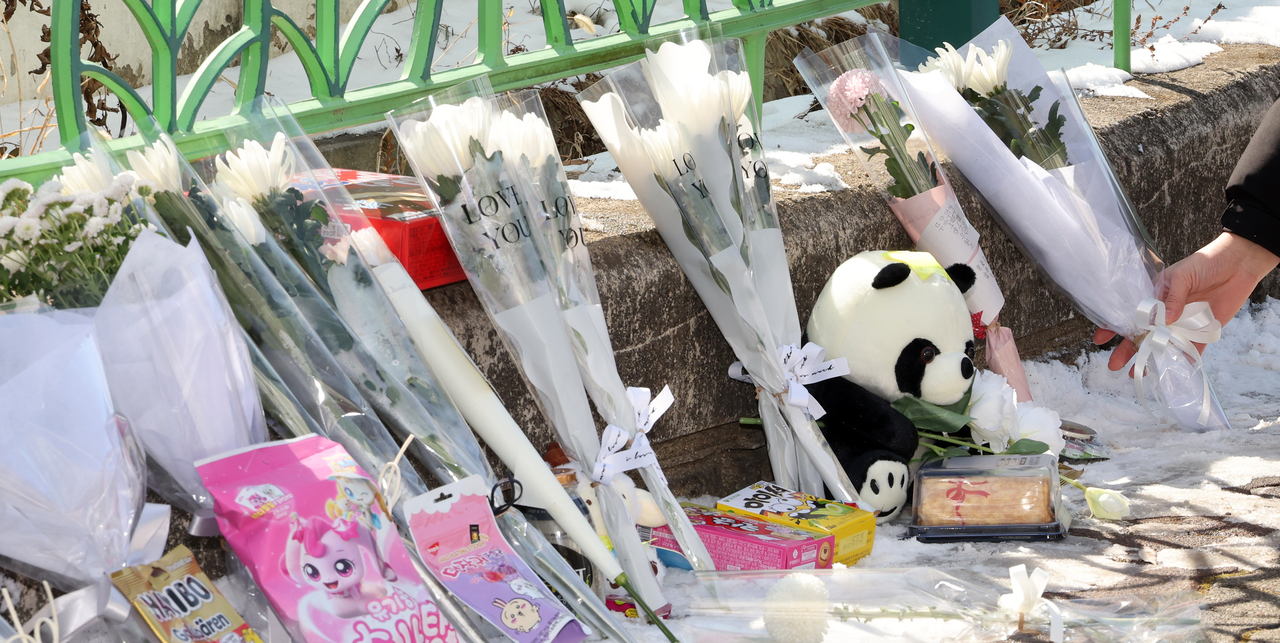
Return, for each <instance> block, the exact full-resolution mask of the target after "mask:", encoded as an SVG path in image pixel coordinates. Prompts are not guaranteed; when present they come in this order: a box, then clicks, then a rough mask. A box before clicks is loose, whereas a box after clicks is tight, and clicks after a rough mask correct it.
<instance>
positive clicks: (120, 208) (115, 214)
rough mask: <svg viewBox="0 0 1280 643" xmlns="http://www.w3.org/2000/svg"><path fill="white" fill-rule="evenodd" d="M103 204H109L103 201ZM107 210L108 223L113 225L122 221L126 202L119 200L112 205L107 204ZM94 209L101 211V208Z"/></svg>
mask: <svg viewBox="0 0 1280 643" xmlns="http://www.w3.org/2000/svg"><path fill="white" fill-rule="evenodd" d="M102 205H107V204H105V203H103V204H102ZM105 210H106V212H107V223H110V224H111V225H115V224H117V223H120V219H121V218H122V217H123V216H124V204H123V203H120V202H118V201H117V202H116V203H112V204H111V205H107V207H106V208H105ZM94 211H95V212H101V210H98V209H95V210H94Z"/></svg>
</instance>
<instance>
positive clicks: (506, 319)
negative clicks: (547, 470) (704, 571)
mask: <svg viewBox="0 0 1280 643" xmlns="http://www.w3.org/2000/svg"><path fill="white" fill-rule="evenodd" d="M491 96H492V91H491V90H490V89H489V85H488V79H487V78H484V77H481V78H478V79H476V80H473V81H469V82H467V83H463V84H461V85H458V86H456V87H455V88H451V89H450V90H447V91H446V92H444V93H442V94H440V95H437V96H432V97H430V98H429V99H428V100H427V101H425V102H424V103H423V104H415V105H413V106H410V107H408V108H405V109H403V110H398V111H395V112H391V113H389V114H388V121H389V122H390V123H391V125H392V129H393V130H394V131H395V133H396V137H397V140H399V142H400V145H401V148H402V149H404V150H405V152H406V155H407V156H408V158H409V161H410V163H411V165H413V167H414V171H415V172H416V173H417V174H418V177H419V179H421V180H422V182H423V186H424V189H425V191H426V192H427V194H428V195H430V196H431V198H432V199H433V201H434V202H435V205H436V208H437V210H438V211H439V217H440V222H441V225H442V226H443V228H444V230H445V233H446V235H447V236H448V238H449V243H450V245H451V246H452V247H453V249H454V252H455V253H456V254H457V256H458V260H459V261H460V262H461V264H462V267H463V269H464V270H465V271H466V273H467V279H468V280H469V281H470V282H471V285H472V287H473V288H474V289H475V291H476V295H477V297H478V298H479V299H480V302H481V304H483V306H484V308H485V310H486V312H488V313H489V316H490V318H491V319H492V320H493V322H494V325H495V326H496V327H497V328H498V330H499V332H500V335H501V336H502V338H503V340H504V341H505V342H506V344H507V346H508V348H509V349H510V350H511V352H512V354H513V355H514V356H516V358H517V360H516V361H517V364H518V365H519V366H520V370H521V373H522V374H523V375H524V377H525V381H526V384H528V385H529V387H530V389H531V391H532V392H533V393H534V398H535V399H536V400H538V402H539V405H540V406H541V407H542V410H543V413H544V415H545V416H546V417H547V419H548V421H549V423H550V424H551V426H552V428H553V429H554V430H555V432H556V435H557V437H558V439H559V442H560V445H561V446H562V447H563V448H564V449H565V453H566V455H568V456H569V457H570V458H571V459H573V460H576V461H578V462H594V461H595V460H596V454H597V452H598V451H599V450H600V437H599V434H598V433H597V431H596V428H595V423H594V421H593V420H592V418H591V408H590V404H589V403H588V401H587V395H586V391H585V390H584V385H583V382H582V379H581V377H580V376H579V374H578V367H577V363H576V361H575V359H574V357H573V349H572V347H571V346H570V343H569V337H568V334H567V331H566V327H565V325H564V323H563V322H562V321H561V318H560V304H559V302H558V300H557V298H556V295H555V293H553V292H552V288H553V287H554V286H553V284H552V282H551V280H550V279H549V278H548V276H547V273H546V271H545V269H544V268H543V265H542V262H541V259H540V258H539V257H538V253H537V250H536V248H535V247H534V245H533V241H532V239H530V235H531V233H532V230H531V228H530V226H532V225H533V222H534V221H535V220H536V219H537V217H539V216H542V214H541V213H540V210H539V206H540V204H539V203H536V202H535V200H534V196H535V192H534V191H533V188H532V186H531V185H529V179H528V178H527V176H526V175H525V174H524V173H523V170H522V168H520V167H519V166H518V165H517V164H515V163H512V162H510V161H509V160H507V159H504V157H503V155H502V153H501V152H500V151H498V150H488V149H485V144H486V143H487V142H488V134H487V132H488V130H489V125H490V122H491V120H492V114H491V107H490V105H489V104H488V102H487V101H488V99H489V98H490V97H491ZM445 121H447V122H448V124H443V123H444V122H445ZM600 489H601V491H600V492H599V494H598V496H597V497H598V499H599V500H600V504H601V513H602V515H603V516H604V520H605V523H606V528H607V531H608V533H609V537H610V540H611V542H612V544H613V548H614V551H615V553H616V554H617V557H618V561H617V562H614V561H612V560H611V559H610V558H609V557H607V556H603V555H602V554H600V553H598V546H600V545H601V543H600V541H599V539H597V538H594V537H588V536H586V535H585V534H583V535H582V536H581V539H579V536H577V535H575V536H574V539H575V541H577V542H578V545H579V546H581V547H583V549H584V551H585V553H587V555H588V558H590V559H591V561H592V562H593V563H594V564H596V565H597V566H599V567H600V568H601V571H602V572H603V573H604V574H605V576H607V577H609V578H611V579H616V578H621V579H622V580H623V581H627V582H618V581H617V580H615V582H617V583H618V584H619V585H626V584H629V585H631V587H630V588H629V591H631V592H632V594H633V597H634V598H636V599H637V600H638V601H639V602H640V603H641V604H642V605H641V606H642V607H646V606H651V607H656V608H658V609H662V608H663V607H665V606H666V605H667V601H666V599H665V597H663V595H662V590H661V588H660V587H659V585H658V583H657V579H655V578H654V575H653V572H652V570H651V569H650V567H649V563H648V558H647V556H646V554H645V551H644V545H643V544H642V543H641V542H640V538H639V533H638V532H637V530H636V526H635V522H634V521H633V520H632V519H631V517H630V516H629V515H628V513H627V508H626V505H625V503H624V500H623V499H622V497H621V496H620V495H619V494H617V493H616V491H615V490H614V489H613V488H612V487H609V486H604V487H600ZM593 552H594V553H593ZM601 563H603V565H602V564H601ZM618 563H621V568H619V567H618ZM623 570H625V571H626V574H623V573H622V572H623ZM658 625H659V626H660V627H662V624H661V623H659V624H658Z"/></svg>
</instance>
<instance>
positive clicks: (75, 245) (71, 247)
mask: <svg viewBox="0 0 1280 643" xmlns="http://www.w3.org/2000/svg"><path fill="white" fill-rule="evenodd" d="M83 245H84V242H83V241H72V242H71V243H68V244H67V245H65V246H62V250H63V251H64V252H75V251H77V250H79V249H80V246H83Z"/></svg>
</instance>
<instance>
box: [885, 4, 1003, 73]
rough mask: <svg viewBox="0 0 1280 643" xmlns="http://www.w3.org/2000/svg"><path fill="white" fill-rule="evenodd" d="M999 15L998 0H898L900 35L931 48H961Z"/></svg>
mask: <svg viewBox="0 0 1280 643" xmlns="http://www.w3.org/2000/svg"><path fill="white" fill-rule="evenodd" d="M998 18H1000V2H999V0H898V35H899V36H900V37H901V38H902V39H903V40H906V41H907V42H909V43H912V44H914V45H918V46H920V47H923V48H925V49H927V50H929V51H932V50H934V49H936V48H938V47H941V46H942V45H943V43H948V42H949V43H951V44H952V45H955V46H957V47H959V46H960V45H962V44H964V43H966V42H969V39H970V38H973V37H974V36H976V35H978V34H979V33H981V32H982V30H983V29H986V28H987V27H989V26H991V23H993V22H995V21H996V20H997V19H998ZM912 62H924V61H923V60H921V61H912Z"/></svg>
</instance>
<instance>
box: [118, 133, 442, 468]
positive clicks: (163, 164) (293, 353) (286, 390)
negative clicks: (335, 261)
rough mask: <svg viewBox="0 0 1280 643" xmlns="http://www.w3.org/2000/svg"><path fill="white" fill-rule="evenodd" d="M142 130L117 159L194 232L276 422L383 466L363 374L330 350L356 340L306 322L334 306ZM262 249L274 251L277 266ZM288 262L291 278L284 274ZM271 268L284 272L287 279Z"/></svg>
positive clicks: (176, 228)
mask: <svg viewBox="0 0 1280 643" xmlns="http://www.w3.org/2000/svg"><path fill="white" fill-rule="evenodd" d="M144 133H145V134H146V135H147V136H148V138H149V139H150V140H151V141H152V143H151V145H150V146H149V147H148V150H147V151H146V152H144V153H133V154H127V155H117V156H116V160H117V161H119V162H121V163H122V164H123V165H125V166H126V167H129V168H131V169H132V170H133V171H135V172H138V173H139V174H141V175H143V176H146V175H148V174H155V175H156V178H157V179H160V180H155V181H154V182H155V184H157V185H163V186H166V188H165V189H162V190H156V191H154V192H153V193H152V194H151V195H149V196H148V197H147V198H146V203H147V205H148V206H149V207H148V215H149V216H152V217H154V219H155V220H156V222H157V223H159V224H160V225H162V226H163V227H164V228H165V229H166V230H167V231H168V232H169V233H170V234H171V235H172V238H174V239H175V240H177V241H179V242H182V243H187V242H188V241H190V240H191V239H193V238H194V239H195V240H196V241H198V242H199V244H200V247H201V248H202V249H203V250H204V253H205V257H206V258H207V259H208V260H209V264H210V265H211V266H212V268H213V271H214V273H215V274H216V275H217V276H218V281H219V284H220V285H221V287H222V291H223V293H224V294H225V295H226V298H227V301H228V303H229V304H230V307H231V311H232V313H233V314H234V315H235V317H236V320H237V321H238V322H239V323H240V326H241V328H242V329H243V330H244V332H245V336H246V338H247V339H248V340H249V348H250V358H251V359H252V361H253V363H254V371H255V380H256V382H257V383H258V384H259V386H260V388H261V390H262V391H263V392H264V395H263V396H262V399H263V401H264V411H266V412H267V414H268V416H269V419H271V420H273V421H274V428H275V429H276V430H277V431H278V432H282V433H285V434H287V435H290V436H300V435H306V434H308V433H311V432H313V431H318V432H320V433H321V434H323V435H325V436H326V437H329V438H330V439H333V440H335V441H337V442H339V443H341V444H342V445H343V447H345V448H346V449H347V451H348V452H350V453H351V455H352V457H353V458H355V460H356V461H357V462H358V463H359V464H360V466H361V467H364V468H365V469H366V470H369V471H378V470H380V469H381V467H382V466H383V465H384V464H386V463H387V462H390V461H391V460H392V459H394V458H395V454H396V450H397V447H396V443H395V441H394V440H393V439H392V438H391V435H390V434H389V433H388V432H387V429H386V427H385V426H384V425H383V423H382V421H381V420H379V419H378V416H377V415H376V414H375V413H374V410H373V409H372V408H371V407H370V406H369V404H368V403H367V402H366V401H365V399H364V397H363V396H362V395H361V392H362V391H363V390H367V387H365V386H363V382H362V386H359V387H358V386H357V385H356V384H355V383H354V382H353V381H352V380H351V379H350V378H349V377H348V376H347V375H346V374H345V372H344V370H343V368H342V365H341V364H340V363H339V361H338V360H337V359H335V356H334V355H333V354H332V353H331V352H330V351H329V350H328V348H327V347H328V346H329V345H330V344H332V343H334V342H338V341H343V340H344V338H345V341H349V342H351V343H352V345H354V339H351V335H350V332H349V331H345V330H344V329H343V328H342V327H341V326H334V325H332V324H330V325H320V324H318V323H317V324H315V325H313V322H312V321H311V320H313V319H314V320H317V321H323V320H330V321H331V320H336V319H338V316H337V313H336V312H333V311H332V310H330V309H328V308H327V304H325V303H324V300H323V299H321V298H320V297H319V296H318V295H317V294H316V293H315V291H314V290H310V291H299V290H298V287H305V286H307V284H308V283H309V282H308V281H307V279H306V278H305V277H304V276H303V275H302V274H301V272H300V271H299V270H298V269H297V268H296V267H293V264H292V262H291V261H290V259H289V257H288V255H285V254H284V253H283V252H281V251H279V250H278V248H277V251H276V252H275V253H268V254H265V255H263V254H260V253H259V252H258V250H257V248H256V246H257V245H261V243H265V242H266V234H265V232H260V231H259V230H258V229H257V228H256V227H253V226H252V225H251V224H252V223H253V222H254V221H255V219H254V218H253V217H252V215H253V212H252V211H251V210H250V211H245V210H234V209H232V210H228V209H224V208H222V207H220V206H219V204H218V203H217V200H216V199H214V197H213V196H211V195H210V192H209V190H208V188H207V186H206V185H205V184H204V183H203V181H201V180H200V178H199V176H198V175H196V173H195V172H194V170H193V169H192V167H191V166H190V165H189V164H188V163H187V162H186V160H185V159H183V158H182V157H181V156H180V155H179V154H177V149H176V148H175V147H174V146H173V143H172V141H171V140H169V139H168V137H167V135H165V134H164V133H163V132H161V131H160V130H159V128H158V127H155V126H154V124H152V126H151V127H149V128H144ZM233 207H234V206H233ZM237 217H239V218H237ZM242 226H245V227H244V229H243V233H242V229H241V227H242ZM249 239H253V240H258V241H260V243H259V244H252V243H250V241H249ZM264 256H265V257H267V258H271V257H276V259H274V260H273V262H274V265H269V264H268V263H267V260H266V259H264ZM290 267H292V270H293V273H292V276H289V273H287V272H285V271H287V270H288V269H289V268H290ZM277 272H279V273H280V274H283V275H286V276H285V281H284V282H282V281H281V280H278V279H277V277H276V273H277ZM283 283H289V284H290V286H292V288H291V287H290V286H286V285H283ZM295 296H297V297H298V299H296V300H295ZM299 302H304V303H303V304H302V305H299ZM303 305H305V306H306V308H305V309H304V308H303ZM281 385H283V387H282V386H281ZM403 484H404V485H405V487H406V488H407V489H408V490H410V492H412V491H413V490H417V491H419V492H421V491H425V490H426V485H425V484H423V482H422V480H421V478H419V477H418V475H417V473H416V472H414V471H407V472H405V474H404V482H403Z"/></svg>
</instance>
